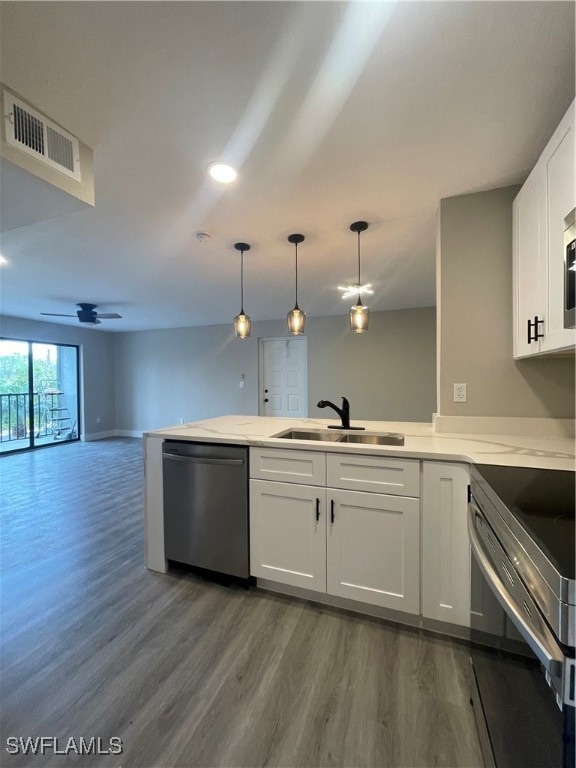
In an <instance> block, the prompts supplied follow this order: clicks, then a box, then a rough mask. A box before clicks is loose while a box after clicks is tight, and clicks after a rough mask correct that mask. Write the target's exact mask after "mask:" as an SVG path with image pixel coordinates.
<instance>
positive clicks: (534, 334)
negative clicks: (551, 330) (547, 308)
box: [528, 315, 544, 344]
mask: <svg viewBox="0 0 576 768" xmlns="http://www.w3.org/2000/svg"><path fill="white" fill-rule="evenodd" d="M541 325H542V326H543V325H544V320H541V319H540V318H539V317H538V315H534V320H528V344H532V342H533V341H538V340H539V339H543V338H544V331H543V330H542V331H541V330H540V326H541Z"/></svg>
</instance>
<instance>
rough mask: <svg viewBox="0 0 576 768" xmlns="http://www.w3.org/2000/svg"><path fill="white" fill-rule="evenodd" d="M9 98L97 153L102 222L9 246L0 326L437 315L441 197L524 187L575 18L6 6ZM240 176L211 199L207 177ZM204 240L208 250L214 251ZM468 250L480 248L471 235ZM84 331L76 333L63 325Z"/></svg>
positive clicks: (284, 6)
mask: <svg viewBox="0 0 576 768" xmlns="http://www.w3.org/2000/svg"><path fill="white" fill-rule="evenodd" d="M0 13H1V18H0V21H1V39H0V42H1V72H2V81H3V82H4V83H5V84H6V85H7V86H8V87H10V88H12V89H13V90H15V91H17V92H19V93H20V94H21V95H22V96H23V97H24V98H25V99H27V100H28V101H30V102H31V103H32V104H33V105H34V106H36V107H37V108H38V109H40V110H41V111H43V112H44V113H46V114H47V115H48V116H49V117H51V118H52V119H54V120H56V121H57V122H58V123H60V124H61V125H62V126H63V127H64V128H66V129H67V130H69V131H70V132H72V133H73V134H75V135H76V136H78V138H79V139H80V140H82V141H83V142H85V143H86V144H88V145H89V146H90V147H92V148H93V149H94V158H95V179H96V206H95V208H94V209H90V210H84V211H79V212H73V213H68V214H66V215H63V216H59V217H56V218H52V219H50V220H48V221H38V222H37V223H34V224H32V225H29V226H24V227H20V228H18V229H13V230H11V231H8V232H5V233H3V235H2V242H1V248H2V253H3V255H4V256H5V257H6V258H7V259H8V260H9V262H10V263H9V265H8V266H6V267H2V273H1V275H0V277H1V280H2V286H1V291H2V293H1V299H2V311H3V313H4V314H6V315H14V316H18V317H26V318H34V319H42V318H41V316H40V312H68V311H70V312H73V311H74V310H75V307H74V304H75V303H76V302H77V301H87V302H93V303H95V304H98V305H99V309H100V311H102V312H113V311H117V312H120V314H122V315H123V319H122V320H113V321H108V322H107V323H102V325H100V326H98V329H99V330H110V331H131V330H139V329H147V328H166V327H177V326H188V325H207V324H213V323H227V322H231V320H232V318H233V316H234V315H235V314H236V313H237V312H238V310H239V308H240V306H239V305H240V286H239V275H240V263H239V262H240V259H239V255H238V253H237V252H236V251H235V250H234V248H233V244H234V243H235V242H236V241H238V240H243V241H246V242H248V243H250V244H251V245H252V250H251V251H250V253H248V254H246V257H245V302H244V304H245V309H246V311H247V312H248V313H249V314H250V315H251V316H252V318H253V319H254V320H266V319H273V318H281V317H284V316H285V314H286V312H287V311H288V310H289V309H290V308H291V307H292V306H293V303H294V282H293V280H294V278H293V270H294V251H293V246H291V245H290V244H289V243H288V242H287V241H286V237H287V236H288V235H289V234H290V233H292V232H301V233H303V234H304V235H305V236H306V240H305V242H304V243H303V244H302V245H301V246H300V248H299V277H300V284H299V304H300V306H301V307H302V309H304V310H305V311H306V312H307V313H308V315H309V316H318V315H336V314H344V313H346V312H347V310H348V307H349V305H350V304H351V303H352V302H351V301H350V300H348V301H347V302H343V301H342V299H341V298H340V294H339V292H338V290H337V286H338V285H341V284H347V283H354V282H355V281H356V235H354V234H353V233H351V232H350V230H349V225H350V224H351V223H352V222H353V221H355V220H357V219H366V220H367V221H368V222H369V224H370V227H369V229H368V231H367V232H365V233H364V235H363V236H362V280H363V282H368V281H370V282H372V284H373V286H374V289H375V293H374V295H373V296H372V297H371V298H370V301H369V304H370V306H371V308H373V309H396V308H401V307H421V306H431V305H433V304H434V303H435V285H434V283H435V278H434V252H435V212H436V209H437V206H438V202H439V200H440V199H441V198H443V197H449V196H452V195H460V194H465V193H470V192H476V191H479V190H483V189H491V188H494V187H500V186H506V185H509V184H513V183H518V182H522V181H523V180H524V179H525V178H526V176H527V174H528V172H529V170H530V168H531V167H532V166H533V165H534V163H535V161H536V159H537V157H538V155H539V153H540V152H541V151H542V149H543V147H544V146H545V144H546V142H547V140H548V139H549V137H550V135H551V134H552V132H553V130H554V128H555V126H556V124H557V123H558V122H559V120H560V118H561V117H562V115H563V114H564V112H565V111H566V109H567V108H568V106H569V104H570V102H571V100H572V98H573V95H574V3H571V2H561V3H556V2H542V3H540V2H510V3H507V2H479V3H477V2H447V3H443V2H424V3H417V2H398V3H344V2H336V3H332V2H230V3H227V2H172V3H169V2H143V3H140V2H101V3H100V2H96V3H92V2H61V3H52V2H39V3H34V2H3V3H1V6H0ZM215 159H227V160H228V161H230V162H231V163H233V164H235V165H236V166H237V167H238V168H239V171H240V175H239V179H238V180H237V182H236V183H235V184H234V185H233V186H231V187H229V188H223V187H221V186H219V185H217V184H216V183H215V182H212V181H211V180H209V179H208V178H207V177H206V173H205V169H206V166H207V165H208V163H209V162H210V161H213V160H215ZM197 230H207V231H208V232H210V233H211V234H212V236H213V237H212V240H211V241H210V242H209V243H208V244H199V243H198V242H197V241H196V240H195V238H194V232H195V231H197ZM475 234H476V233H474V232H471V233H470V236H471V237H474V236H475ZM62 322H63V323H66V324H68V323H70V324H75V323H77V321H76V320H74V319H72V320H67V319H65V318H63V319H62Z"/></svg>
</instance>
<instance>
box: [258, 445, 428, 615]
mask: <svg viewBox="0 0 576 768" xmlns="http://www.w3.org/2000/svg"><path fill="white" fill-rule="evenodd" d="M256 450H257V451H258V453H257V457H256V461H254V460H253V458H252V453H251V463H250V466H251V470H250V472H251V476H252V477H251V480H250V573H251V575H253V576H256V577H258V578H262V579H268V580H270V581H276V582H279V583H281V584H290V585H292V586H296V587H304V588H306V589H310V590H314V591H318V592H327V593H328V594H330V595H335V596H339V597H345V598H349V599H351V600H357V601H360V602H363V603H368V604H371V605H377V606H382V607H386V608H393V609H395V610H398V611H404V612H407V613H416V614H417V613H419V610H420V589H419V584H420V500H419V498H415V497H410V496H408V495H407V494H406V493H405V495H404V496H400V495H399V493H400V490H399V489H400V488H403V487H410V488H411V489H412V491H413V492H414V493H415V494H416V495H418V494H419V482H420V470H419V467H420V463H419V461H417V460H396V459H391V458H389V457H386V456H383V457H381V458H380V457H378V458H377V457H371V456H360V455H352V454H338V455H336V454H328V455H326V454H324V453H319V452H318V453H317V454H316V455H317V456H322V457H323V458H324V460H325V461H326V464H327V466H328V467H329V468H331V469H330V471H331V475H330V477H331V479H332V480H334V481H335V482H337V483H340V484H341V485H343V486H346V484H353V486H354V487H356V486H358V487H359V488H360V489H361V490H347V489H346V488H342V487H340V488H330V487H328V488H326V487H322V488H321V487H318V486H311V485H300V484H297V483H293V482H276V481H270V480H262V479H261V476H262V473H261V468H262V461H261V459H262V456H264V455H265V458H266V461H265V464H266V465H267V466H269V467H271V468H272V469H273V471H274V472H276V471H278V469H279V468H280V469H281V468H282V467H283V466H285V464H284V462H286V466H292V464H291V462H292V460H291V458H290V455H289V454H295V456H294V457H293V460H294V462H296V463H295V464H294V465H293V466H296V467H298V466H299V463H298V462H299V458H298V454H306V453H307V452H303V451H290V450H288V451H285V450H278V454H281V455H279V457H278V461H277V460H276V459H275V458H274V453H275V451H274V449H262V450H260V449H252V451H256ZM310 453H312V452H310ZM278 462H280V463H278ZM288 477H290V478H291V477H293V474H292V472H289V473H288ZM382 486H384V487H390V488H392V492H391V493H390V494H384V493H374V492H372V491H373V490H374V489H375V488H378V489H379V488H381V487H382Z"/></svg>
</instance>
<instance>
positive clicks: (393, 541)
mask: <svg viewBox="0 0 576 768" xmlns="http://www.w3.org/2000/svg"><path fill="white" fill-rule="evenodd" d="M329 458H330V457H329ZM327 508H328V520H327V561H326V562H327V591H328V593H329V594H331V595H338V596H339V597H346V598H349V599H351V600H359V601H361V602H363V603H369V604H371V605H379V606H382V607H384V608H393V609H395V610H398V611H404V612H406V613H416V614H417V613H419V609H420V590H419V581H420V501H419V499H415V498H408V497H402V496H387V495H384V494H379V493H361V492H359V491H342V490H336V489H332V488H329V489H328V490H327Z"/></svg>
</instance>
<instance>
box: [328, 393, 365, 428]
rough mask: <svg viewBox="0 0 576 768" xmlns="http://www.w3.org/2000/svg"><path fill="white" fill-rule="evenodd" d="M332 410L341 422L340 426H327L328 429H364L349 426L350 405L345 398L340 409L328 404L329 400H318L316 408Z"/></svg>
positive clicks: (330, 403)
mask: <svg viewBox="0 0 576 768" xmlns="http://www.w3.org/2000/svg"><path fill="white" fill-rule="evenodd" d="M326 407H328V408H333V409H334V410H335V411H336V413H337V414H338V416H340V418H341V420H342V424H329V425H328V429H364V427H351V426H350V403H349V402H348V400H347V398H345V397H343V398H342V408H338V406H337V405H335V404H334V403H332V402H330V400H319V401H318V408H326Z"/></svg>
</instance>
